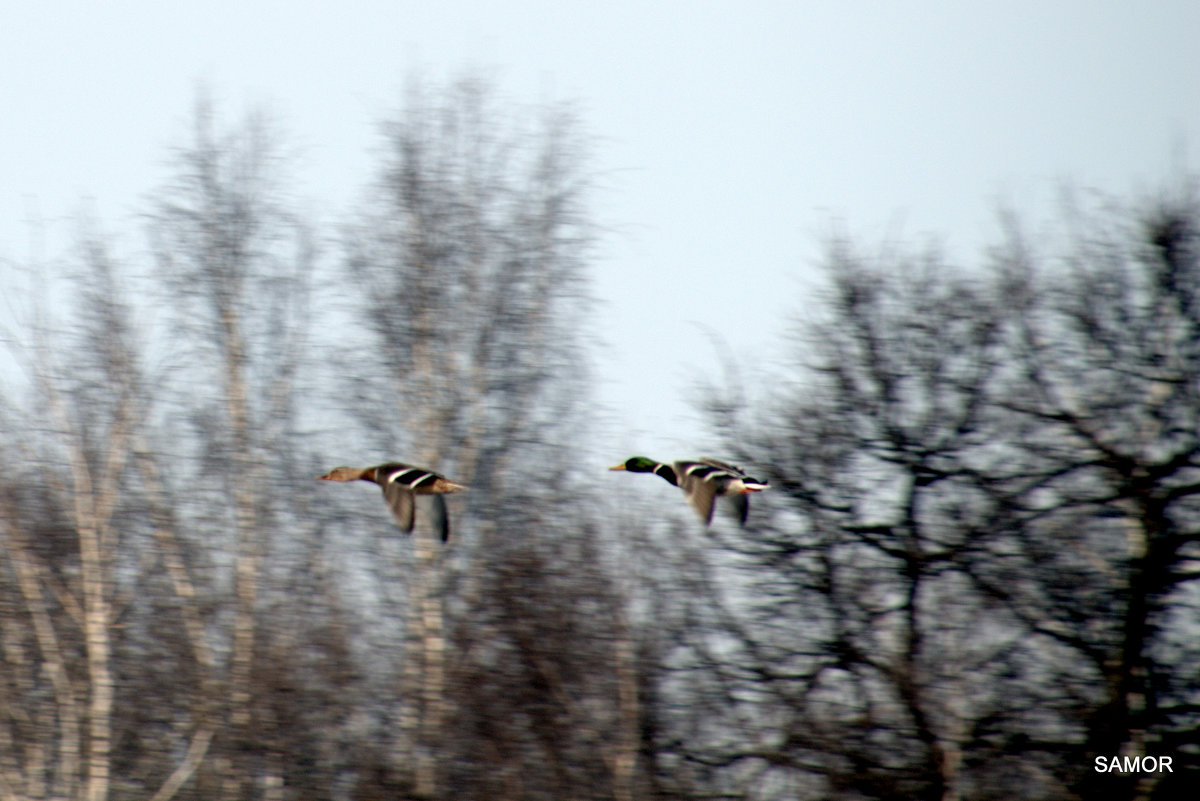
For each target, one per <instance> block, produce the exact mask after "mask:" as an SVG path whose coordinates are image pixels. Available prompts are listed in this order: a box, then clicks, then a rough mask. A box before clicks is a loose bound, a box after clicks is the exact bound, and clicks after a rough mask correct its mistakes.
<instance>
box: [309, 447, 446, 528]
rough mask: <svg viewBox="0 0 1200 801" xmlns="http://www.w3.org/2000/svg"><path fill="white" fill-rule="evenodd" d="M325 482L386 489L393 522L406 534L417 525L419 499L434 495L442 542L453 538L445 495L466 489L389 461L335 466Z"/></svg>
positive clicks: (444, 479)
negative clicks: (361, 483) (366, 483)
mask: <svg viewBox="0 0 1200 801" xmlns="http://www.w3.org/2000/svg"><path fill="white" fill-rule="evenodd" d="M320 480H321V481H371V482H374V483H376V484H378V485H379V487H380V489H382V490H383V497H384V500H385V501H387V505H388V508H389V509H390V510H391V512H392V519H394V520H395V521H396V525H397V526H399V527H400V529H401V530H402V531H405V532H411V531H412V530H413V526H414V525H415V523H416V508H417V504H416V496H418V495H433V496H435V497H434V513H435V518H440V520H439V519H435V521H434V522H435V528H438V529H440V531H441V535H442V542H445V541H446V540H448V539H450V518H449V516H448V515H447V514H446V502H445V501H444V500H443V499H442V497H441V496H443V495H448V494H450V493H452V492H459V491H460V490H464V489H466V486H464V485H462V484H459V483H458V482H456V481H451V480H450V479H448V478H446V477H445V476H443V475H441V474H440V473H435V472H434V471H432V470H427V469H426V468H424V467H414V466H413V465H410V464H404V463H403V462H386V463H384V464H379V465H375V466H373V467H335V468H333V469H332V470H330V471H329V472H328V473H326V474H325V475H323V476H321V477H320Z"/></svg>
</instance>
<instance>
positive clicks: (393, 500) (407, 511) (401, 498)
mask: <svg viewBox="0 0 1200 801" xmlns="http://www.w3.org/2000/svg"><path fill="white" fill-rule="evenodd" d="M383 497H384V499H385V500H386V501H387V505H388V508H389V509H391V510H392V518H393V519H394V520H395V521H396V525H397V526H399V527H400V529H401V530H402V531H412V530H413V522H414V520H415V518H416V511H417V508H416V496H415V495H413V494H412V492H410V491H409V490H407V489H405V488H404V486H403V485H401V484H398V483H396V482H390V483H387V484H384V485H383Z"/></svg>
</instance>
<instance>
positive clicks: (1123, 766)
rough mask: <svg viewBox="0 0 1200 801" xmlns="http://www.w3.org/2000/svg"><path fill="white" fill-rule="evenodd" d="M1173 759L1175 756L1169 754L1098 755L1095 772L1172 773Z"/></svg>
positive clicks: (1173, 770)
mask: <svg viewBox="0 0 1200 801" xmlns="http://www.w3.org/2000/svg"><path fill="white" fill-rule="evenodd" d="M1174 761H1175V758H1174V757H1169V756H1165V757H1156V756H1124V757H1122V756H1114V757H1103V756H1098V757H1096V760H1095V764H1096V772H1097V773H1112V772H1113V771H1114V770H1117V771H1120V772H1122V773H1138V772H1141V773H1162V772H1163V771H1166V772H1167V773H1174V772H1175V769H1174V768H1173V767H1172V763H1173V762H1174Z"/></svg>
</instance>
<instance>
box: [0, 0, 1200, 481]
mask: <svg viewBox="0 0 1200 801" xmlns="http://www.w3.org/2000/svg"><path fill="white" fill-rule="evenodd" d="M1197 42H1200V3H1197V2H1192V1H1190V0H1179V1H1178V2H1165V1H1164V2H1152V3H1144V2H1142V3H1135V2H1106V1H1105V0H1099V1H1097V0H1092V1H1091V2H1051V1H1049V0H1042V1H1041V2H1025V0H1021V1H1020V2H995V3H986V4H985V3H957V4H955V3H948V2H945V0H941V1H940V2H936V1H935V2H834V1H832V0H831V1H829V2H769V3H766V2H745V0H743V1H742V2H737V3H725V2H720V3H718V2H678V3H667V2H611V3H605V4H598V3H574V2H562V0H557V1H555V0H537V1H536V2H519V3H500V2H456V1H454V0H439V1H438V2H428V0H426V2H345V1H343V2H337V3H333V2H324V0H310V1H309V2H305V3H291V2H267V1H266V0H243V2H239V3H236V4H233V3H230V4H222V3H213V2H190V1H188V2H171V3H163V2H148V1H147V0H131V1H129V2H109V3H86V2H56V1H55V0H47V1H45V2H40V3H18V2H12V1H11V0H10V2H7V3H5V4H4V10H3V14H2V15H0V67H2V74H3V76H4V79H3V81H0V258H2V259H4V260H5V262H8V263H12V262H17V263H28V262H30V261H32V260H35V259H40V258H53V257H54V256H56V255H57V254H58V253H60V252H61V250H62V249H63V247H65V244H64V243H65V242H67V241H69V238H70V234H71V232H72V225H73V224H72V223H71V221H70V220H71V217H72V215H73V214H74V213H75V212H76V211H77V210H78V208H79V205H80V201H81V199H82V198H84V197H90V198H92V199H93V200H94V207H95V209H96V210H97V211H98V213H99V215H100V217H101V219H102V221H103V222H104V224H105V226H106V227H107V229H108V230H110V231H113V232H117V233H119V234H121V237H122V238H121V240H120V241H119V242H118V249H125V250H127V251H136V250H137V249H138V248H140V247H142V242H141V230H142V228H141V224H140V222H138V221H137V220H136V218H135V214H136V213H137V212H138V211H139V210H140V209H142V208H143V206H142V199H143V198H144V196H145V195H146V194H147V193H148V192H149V191H151V190H152V189H153V188H154V187H155V186H157V185H158V184H159V183H160V182H161V180H162V178H163V176H164V171H163V167H162V165H163V163H164V161H166V159H167V156H168V153H167V149H168V147H169V146H170V145H172V144H173V143H176V142H178V141H180V140H181V137H183V136H184V135H185V134H186V131H187V124H186V120H187V118H188V114H189V112H190V107H191V102H192V98H193V95H194V91H195V88H196V87H197V85H198V84H200V83H204V84H206V85H208V86H209V87H210V88H211V89H212V90H213V93H214V95H215V96H216V98H217V100H218V101H219V102H220V103H221V106H222V108H223V109H224V110H225V111H226V112H227V113H228V114H229V115H230V116H233V115H235V114H237V113H240V112H241V111H242V110H244V109H246V108H247V107H249V106H251V105H253V104H255V103H265V104H266V105H267V106H268V107H269V108H271V109H272V110H273V112H274V113H275V115H276V116H277V118H278V119H279V121H280V122H281V123H282V125H283V127H284V130H285V131H286V132H287V133H288V134H289V135H290V137H291V141H292V142H293V144H295V145H296V146H297V148H298V150H299V153H300V158H299V161H298V177H299V178H300V179H301V181H302V183H301V185H300V187H299V190H300V192H301V193H302V194H303V195H306V196H308V197H310V198H312V199H313V200H312V201H311V203H310V207H311V208H312V209H313V211H314V212H316V213H318V214H320V215H321V216H322V218H324V219H326V220H328V221H331V220H333V219H335V218H336V217H337V216H338V215H340V214H342V213H344V212H345V211H347V209H348V207H349V204H350V203H351V202H352V201H353V200H354V199H355V198H356V196H357V194H358V192H359V190H360V189H361V187H362V185H363V184H364V182H365V181H366V180H367V179H368V177H369V175H370V172H371V170H372V168H373V161H372V154H371V148H372V147H373V146H374V144H375V143H376V125H375V123H376V121H377V120H378V119H380V118H381V117H382V116H384V115H386V114H387V112H388V111H389V110H391V109H394V108H396V107H397V106H398V105H399V103H400V99H401V94H402V89H403V86H404V83H405V80H406V79H407V78H408V77H409V76H411V75H412V74H413V73H414V72H420V73H422V74H424V75H426V76H427V77H429V78H432V79H435V80H442V79H445V78H452V77H455V76H457V75H459V74H461V73H463V71H464V70H468V69H471V68H482V69H485V70H486V71H487V72H489V73H492V74H494V75H495V76H496V81H497V84H498V86H499V88H500V90H501V91H502V92H503V93H505V94H507V95H510V96H512V97H513V98H514V99H515V100H518V101H521V102H538V101H542V100H570V101H574V102H575V103H576V104H577V105H578V108H579V110H580V112H581V115H582V117H583V121H584V124H585V127H586V129H587V130H588V131H589V132H590V133H591V134H592V135H593V136H594V137H596V146H595V154H594V156H595V158H594V162H593V166H594V167H595V168H596V169H597V170H598V171H599V172H601V173H602V176H603V182H602V183H603V186H602V190H601V192H600V193H599V194H598V196H597V198H596V204H595V207H594V209H595V212H596V216H597V219H598V221H599V222H600V223H602V224H604V225H605V226H608V227H609V228H610V229H611V231H612V233H610V234H609V235H607V236H606V237H605V240H604V242H603V247H602V251H601V259H600V260H599V261H598V262H597V265H596V266H597V269H596V275H595V287H596V291H597V294H598V295H599V297H600V299H601V301H602V305H601V307H600V308H599V309H598V312H597V315H596V318H595V319H596V325H597V327H598V328H599V329H601V330H602V331H603V332H604V336H605V338H606V340H607V342H608V347H607V348H606V350H605V351H604V352H603V353H601V354H599V355H598V360H597V364H598V366H599V374H600V378H601V382H600V385H599V387H598V390H599V393H598V394H599V399H600V400H601V401H603V402H604V403H605V404H606V405H607V407H608V408H609V414H610V420H611V423H612V429H613V443H614V444H613V448H612V454H611V456H612V458H611V459H609V461H612V462H615V461H617V460H619V459H623V458H624V457H625V456H627V455H629V453H628V452H632V451H639V452H644V453H647V454H648V455H651V456H655V457H657V458H663V459H671V458H677V457H684V456H690V455H695V454H697V453H699V452H700V451H701V450H702V449H703V446H704V445H705V444H706V440H705V439H704V437H703V435H702V432H701V426H700V423H699V421H698V418H697V417H696V416H695V414H694V413H693V412H692V411H691V410H690V408H689V406H688V402H687V396H688V394H689V390H690V388H691V387H692V386H693V385H694V383H695V382H697V381H700V380H703V379H705V378H707V377H712V378H716V379H719V378H720V375H719V373H718V372H717V365H716V363H715V360H714V350H713V348H712V346H711V345H710V343H709V341H708V340H707V339H706V338H705V336H704V334H703V333H702V331H703V330H709V331H711V332H712V333H714V334H715V335H717V336H718V337H720V338H721V339H723V340H724V341H725V342H726V343H727V344H728V346H729V348H730V349H731V350H732V351H733V352H735V353H738V354H744V355H745V356H746V357H747V377H749V378H751V379H753V378H754V376H755V371H756V370H758V369H759V368H760V367H765V366H766V365H769V364H771V363H774V362H778V361H780V360H781V359H782V358H783V357H784V355H785V347H786V346H785V344H784V338H783V334H784V332H785V331H786V329H787V326H788V318H789V316H790V315H791V314H793V313H795V312H797V311H799V312H801V313H802V312H803V310H804V308H805V306H806V304H807V303H808V302H809V301H808V298H809V295H808V292H809V290H810V288H811V285H812V279H813V275H814V271H813V267H814V265H815V264H816V262H817V259H818V255H819V252H820V241H821V236H822V235H823V233H824V232H827V231H829V230H830V229H831V227H833V226H834V225H835V224H839V225H844V226H845V228H846V229H847V230H849V231H850V232H852V233H854V234H856V235H858V236H861V237H862V238H863V241H864V242H867V243H876V242H879V241H881V240H882V239H884V238H885V237H889V236H894V235H899V236H901V237H903V238H906V239H909V240H913V241H920V240H923V239H925V238H927V237H928V236H931V235H932V236H934V237H935V238H937V239H938V240H939V241H941V242H942V243H943V244H944V245H945V249H946V251H947V252H948V253H949V254H950V255H951V256H952V257H953V258H955V259H957V260H960V261H971V260H973V259H975V257H976V254H977V253H978V251H979V250H980V249H981V247H982V246H983V245H984V244H985V243H986V242H988V241H989V240H990V239H991V238H993V236H994V234H993V232H994V231H995V225H994V219H995V216H994V211H995V208H996V206H997V204H998V203H999V202H1005V203H1008V204H1011V205H1013V206H1015V207H1017V208H1019V209H1023V210H1026V211H1027V212H1028V213H1029V215H1030V218H1031V221H1036V220H1038V219H1040V218H1044V217H1046V216H1047V215H1049V214H1050V213H1051V212H1052V210H1053V197H1054V193H1055V191H1056V189H1057V187H1058V186H1059V185H1060V184H1061V183H1062V182H1071V183H1073V184H1075V185H1077V186H1080V187H1084V188H1088V187H1095V188H1099V189H1102V190H1106V191H1109V192H1113V193H1122V192H1124V193H1128V192H1131V191H1149V190H1151V189H1152V188H1153V187H1155V186H1156V185H1157V184H1159V183H1160V182H1162V181H1163V180H1164V179H1165V178H1166V176H1167V175H1168V174H1169V172H1170V171H1171V170H1172V169H1176V168H1178V167H1180V166H1188V167H1193V168H1194V163H1195V159H1196V157H1195V150H1196V148H1197V146H1198V137H1200V46H1198V45H1197ZM35 219H36V220H40V221H41V227H40V230H41V232H42V233H40V234H38V235H35V234H34V228H33V227H31V225H30V221H31V220H35ZM7 269H8V267H7V265H0V270H7ZM643 391H647V392H648V393H649V396H648V397H642V398H635V396H636V395H638V394H640V393H642V392H643ZM609 455H610V454H597V458H598V459H601V460H604V459H606V458H607V457H608V456H609Z"/></svg>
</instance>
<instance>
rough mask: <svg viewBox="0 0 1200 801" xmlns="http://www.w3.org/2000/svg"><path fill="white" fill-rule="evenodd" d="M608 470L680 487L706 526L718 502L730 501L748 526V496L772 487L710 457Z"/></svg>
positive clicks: (635, 462) (630, 462)
mask: <svg viewBox="0 0 1200 801" xmlns="http://www.w3.org/2000/svg"><path fill="white" fill-rule="evenodd" d="M609 470H627V471H629V472H630V473H653V474H654V475H656V476H659V477H660V478H662V479H664V480H665V481H666V482H667V483H668V484H673V485H674V486H676V487H679V488H680V489H681V490H683V492H684V494H685V495H687V499H688V502H689V503H690V504H691V505H692V508H694V509H695V510H696V512H697V514H699V515H700V518H701V519H702V520H703V521H704V524H705V525H709V524H710V523H712V515H713V507H714V505H715V503H716V499H717V498H729V499H730V501H731V502H732V503H733V506H734V508H735V509H736V511H737V514H738V521H739V522H740V523H741V524H742V525H743V526H744V525H746V517H747V515H749V514H750V502H749V500H748V499H747V497H746V496H747V495H749V494H750V493H752V492H762V491H763V490H765V489H767V487H768V486H770V482H768V481H767V480H765V479H763V480H759V479H757V478H753V477H751V476H749V475H747V474H746V472H745V471H744V470H742V469H741V468H739V467H735V466H734V465H731V464H728V463H726V462H721V461H718V460H716V459H709V458H707V457H702V458H700V459H690V460H689V459H685V460H680V461H678V462H674V463H672V464H670V465H667V464H663V463H662V462H656V461H654V460H653V459H648V458H646V457H645V456H634V457H632V458H630V459H627V460H625V461H624V462H622V463H621V464H619V465H615V466H614V467H610V468H609Z"/></svg>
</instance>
